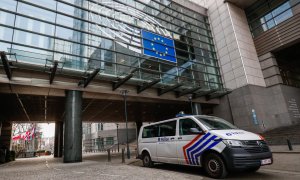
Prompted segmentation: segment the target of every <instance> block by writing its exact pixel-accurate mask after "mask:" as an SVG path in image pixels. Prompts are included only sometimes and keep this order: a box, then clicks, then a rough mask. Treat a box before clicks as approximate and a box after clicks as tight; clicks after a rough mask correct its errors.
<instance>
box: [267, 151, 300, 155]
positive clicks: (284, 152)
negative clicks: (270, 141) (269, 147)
mask: <svg viewBox="0 0 300 180" xmlns="http://www.w3.org/2000/svg"><path fill="white" fill-rule="evenodd" d="M271 152H272V151H271ZM272 153H275V154H300V151H275V152H272Z"/></svg>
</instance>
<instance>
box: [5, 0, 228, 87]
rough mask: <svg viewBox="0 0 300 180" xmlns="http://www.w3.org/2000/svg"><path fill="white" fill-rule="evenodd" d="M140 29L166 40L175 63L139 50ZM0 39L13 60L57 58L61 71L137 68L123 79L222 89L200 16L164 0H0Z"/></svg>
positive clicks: (110, 72) (116, 72)
mask: <svg viewBox="0 0 300 180" xmlns="http://www.w3.org/2000/svg"><path fill="white" fill-rule="evenodd" d="M142 29H143V30H147V31H149V32H151V33H154V34H156V35H157V36H158V37H159V36H163V37H164V38H168V39H171V40H173V41H174V46H175V57H174V58H176V62H175V63H174V62H168V61H165V60H164V59H161V58H157V57H153V56H152V57H151V56H147V55H145V54H143V52H144V51H143V50H144V49H145V47H144V45H143V43H142V42H143V40H142V37H141V30H142ZM0 44H1V45H0V51H5V52H10V53H16V56H11V57H10V58H11V59H14V58H16V59H17V60H18V62H22V63H32V64H35V65H38V66H40V67H41V68H44V67H45V64H49V62H51V61H53V60H57V61H59V68H61V69H62V71H61V72H62V73H64V72H65V70H68V71H70V70H73V71H77V72H82V74H83V73H85V72H86V71H91V70H93V69H96V68H100V69H101V71H100V74H101V75H102V76H107V77H111V78H116V77H122V76H125V75H127V74H129V72H131V71H132V70H134V69H138V70H137V71H136V72H135V73H134V77H133V78H132V79H131V81H136V82H144V81H147V80H149V81H150V80H153V79H161V82H160V83H159V85H163V86H164V85H173V84H176V83H183V84H184V85H185V86H187V87H189V88H191V87H194V86H201V87H203V88H204V89H222V88H223V85H222V82H221V76H220V71H219V67H218V63H217V57H216V52H215V48H214V44H213V38H212V34H211V30H210V25H209V22H208V18H207V17H206V16H204V15H201V14H199V13H197V12H193V11H192V10H189V9H187V8H185V7H182V6H180V5H179V4H176V3H174V2H172V1H171V0H151V1H150V0H143V1H142V0H57V1H54V0H47V1H44V0H22V1H20V0H17V1H15V0H1V1H0ZM162 45H165V44H164V43H163V42H162ZM165 46H166V45H165ZM165 48H168V46H166V47H165ZM148 50H149V51H153V53H158V51H156V50H155V49H148Z"/></svg>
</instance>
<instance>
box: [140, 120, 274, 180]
mask: <svg viewBox="0 0 300 180" xmlns="http://www.w3.org/2000/svg"><path fill="white" fill-rule="evenodd" d="M138 157H139V158H141V159H142V160H143V165H144V166H146V167H151V166H152V165H153V164H154V163H155V162H162V163H172V164H182V165H190V166H201V167H204V169H205V171H206V172H207V174H208V175H209V176H210V177H213V178H224V177H226V175H227V174H228V172H231V171H234V170H249V171H256V170H258V169H259V168H260V166H262V165H267V164H272V162H273V159H272V153H271V152H270V149H269V147H268V146H267V144H266V142H265V141H264V139H263V137H262V136H260V135H257V134H254V133H251V132H247V131H244V130H241V129H238V128H237V127H235V126H234V125H232V124H230V123H228V122H227V121H225V120H223V119H221V118H218V117H213V116H204V115H190V116H182V117H177V118H174V119H169V120H165V121H160V122H156V123H152V124H149V125H144V126H142V127H141V129H140V133H139V137H138Z"/></svg>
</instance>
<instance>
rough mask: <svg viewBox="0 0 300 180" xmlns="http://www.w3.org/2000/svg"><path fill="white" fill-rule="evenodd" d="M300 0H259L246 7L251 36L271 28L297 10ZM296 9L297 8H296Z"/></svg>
mask: <svg viewBox="0 0 300 180" xmlns="http://www.w3.org/2000/svg"><path fill="white" fill-rule="evenodd" d="M299 4H300V0H288V1H287V0H260V1H257V2H256V3H254V4H253V5H252V6H250V7H249V8H247V9H246V15H247V19H248V23H249V26H250V30H251V32H252V36H253V37H257V36H258V35H260V34H261V33H263V32H265V31H267V30H269V29H271V28H273V27H274V26H276V25H278V24H280V23H281V22H283V21H285V20H287V19H288V18H290V17H292V16H293V15H294V14H295V12H296V11H298V12H299ZM297 9H298V10H297Z"/></svg>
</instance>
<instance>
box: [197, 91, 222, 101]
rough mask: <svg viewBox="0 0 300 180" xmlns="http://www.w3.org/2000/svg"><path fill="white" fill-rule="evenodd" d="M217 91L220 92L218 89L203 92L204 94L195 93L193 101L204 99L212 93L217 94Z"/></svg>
mask: <svg viewBox="0 0 300 180" xmlns="http://www.w3.org/2000/svg"><path fill="white" fill-rule="evenodd" d="M217 91H218V90H217V89H211V90H207V91H203V92H200V93H195V94H193V99H196V98H199V97H203V96H207V95H209V94H211V93H214V92H217Z"/></svg>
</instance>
